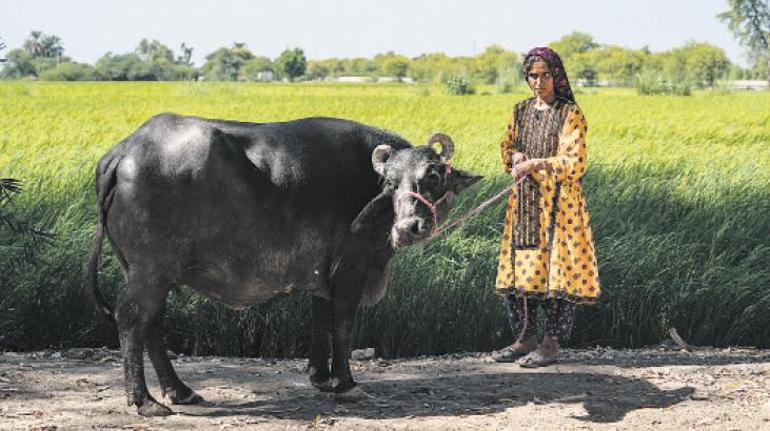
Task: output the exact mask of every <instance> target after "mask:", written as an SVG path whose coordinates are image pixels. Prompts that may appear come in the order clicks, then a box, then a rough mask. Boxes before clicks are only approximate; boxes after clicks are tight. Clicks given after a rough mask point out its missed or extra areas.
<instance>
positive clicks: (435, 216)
mask: <svg viewBox="0 0 770 431" xmlns="http://www.w3.org/2000/svg"><path fill="white" fill-rule="evenodd" d="M451 173H452V162H451V161H448V162H446V164H445V165H444V178H447V177H448V176H449V174H451ZM447 193H448V191H447ZM407 195H408V196H412V197H413V198H415V199H417V200H418V201H420V202H422V203H423V204H425V206H426V207H428V209H429V210H430V213H431V215H432V216H433V227H432V228H431V233H433V232H435V231H436V229H438V210H437V208H436V204H434V203H432V202H431V201H429V200H428V198H426V197H425V196H423V195H421V194H419V193H417V192H413V191H411V190H410V191H408V192H402V193H401V194H399V195H398V198H396V214H398V206H399V202H401V198H402V197H404V196H407ZM445 197H446V193H444V196H441V197H440V198H439V199H438V200H437V201H436V203H438V202H441V200H442V199H444V198H445Z"/></svg>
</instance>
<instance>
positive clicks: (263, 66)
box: [241, 57, 273, 81]
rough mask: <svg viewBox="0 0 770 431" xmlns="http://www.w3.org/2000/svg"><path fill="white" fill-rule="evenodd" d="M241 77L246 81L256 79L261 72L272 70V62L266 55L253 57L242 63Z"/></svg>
mask: <svg viewBox="0 0 770 431" xmlns="http://www.w3.org/2000/svg"><path fill="white" fill-rule="evenodd" d="M241 72H242V74H243V77H244V78H245V79H246V80H248V81H258V80H259V74H260V73H262V72H273V62H272V61H270V59H269V58H267V57H254V58H252V59H251V60H249V61H247V62H246V63H244V64H243V68H242V69H241Z"/></svg>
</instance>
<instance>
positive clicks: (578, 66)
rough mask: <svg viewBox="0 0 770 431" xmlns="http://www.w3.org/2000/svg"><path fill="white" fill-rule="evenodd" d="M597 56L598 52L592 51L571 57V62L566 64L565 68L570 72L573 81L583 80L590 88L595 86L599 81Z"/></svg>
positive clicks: (567, 61) (568, 61)
mask: <svg viewBox="0 0 770 431" xmlns="http://www.w3.org/2000/svg"><path fill="white" fill-rule="evenodd" d="M596 54H597V51H596V50H590V51H584V52H578V53H576V54H573V55H572V56H570V57H569V60H566V61H565V62H564V67H565V68H566V69H567V71H568V72H569V78H570V79H571V80H572V79H574V80H582V81H583V82H584V83H585V85H587V86H589V87H593V86H595V85H596V84H597V81H598V80H599V71H598V70H597V66H596V64H597V62H598V60H597V55H596ZM576 82H577V81H576Z"/></svg>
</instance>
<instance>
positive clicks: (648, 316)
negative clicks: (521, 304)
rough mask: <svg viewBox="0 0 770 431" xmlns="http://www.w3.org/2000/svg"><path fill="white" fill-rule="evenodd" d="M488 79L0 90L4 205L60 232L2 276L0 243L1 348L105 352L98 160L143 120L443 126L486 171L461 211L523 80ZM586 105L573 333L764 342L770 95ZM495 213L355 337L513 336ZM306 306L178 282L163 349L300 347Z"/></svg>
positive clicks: (111, 281) (486, 342)
mask: <svg viewBox="0 0 770 431" xmlns="http://www.w3.org/2000/svg"><path fill="white" fill-rule="evenodd" d="M482 90H483V89H480V91H479V93H480V94H479V95H472V96H467V97H453V96H450V95H446V94H444V91H443V88H442V87H440V86H428V87H419V88H416V87H407V86H401V85H305V84H291V85H283V84H279V85H272V84H241V83H98V84H94V83H89V84H84V83H78V84H63V83H27V82H13V83H11V82H9V83H0V113H1V115H0V177H10V178H19V179H22V180H24V181H25V190H24V192H23V193H21V194H19V195H18V196H16V198H15V199H16V200H15V202H14V205H13V210H14V214H13V215H14V217H16V218H18V219H23V220H27V221H29V222H31V223H32V225H33V226H35V227H37V228H38V229H41V230H45V231H49V232H52V233H54V234H55V239H54V243H53V245H50V246H49V245H45V244H41V245H40V246H39V247H37V248H36V249H35V250H34V251H35V256H34V259H32V260H24V262H26V263H22V264H15V265H13V266H12V267H11V266H10V265H8V264H7V262H10V261H11V260H13V258H15V257H17V256H14V255H13V253H14V252H13V251H12V250H14V248H12V247H10V248H2V249H0V250H5V251H3V252H2V254H0V348H3V349H35V348H43V347H47V346H56V347H59V346H61V347H66V346H74V345H102V344H108V345H115V344H116V339H115V334H114V328H112V327H111V326H110V325H108V324H106V322H104V321H103V320H102V318H101V317H100V316H98V315H97V313H96V312H95V308H94V307H93V306H92V304H91V299H90V296H89V293H88V292H87V291H86V289H85V279H86V278H85V264H86V261H87V258H88V255H89V254H90V247H91V236H92V234H93V227H94V223H95V219H96V218H95V214H96V212H95V199H94V192H93V173H94V166H95V161H96V160H97V159H98V157H99V156H101V155H102V154H103V153H104V152H105V151H107V149H108V148H110V147H111V146H112V145H114V144H115V143H116V142H118V141H119V140H120V139H122V138H123V137H125V136H126V135H128V134H130V133H131V132H132V131H133V130H134V129H135V128H136V127H137V126H138V125H139V124H141V123H142V122H143V121H144V120H146V119H147V118H148V117H150V116H151V115H154V114H157V113H159V112H164V111H173V112H178V113H182V114H190V115H199V116H204V117H217V118H230V119H238V120H245V121H281V120H287V119H293V118H298V117H304V116H312V115H324V116H337V117H343V118H350V119H353V120H357V121H361V122H364V123H368V124H373V125H377V126H381V127H385V128H388V129H390V130H393V131H396V132H398V133H400V134H401V135H403V136H404V137H405V138H407V139H409V140H411V141H412V142H413V143H415V144H420V143H422V142H423V141H424V140H425V139H426V138H427V137H428V136H429V135H430V134H431V132H434V131H439V130H440V131H444V132H446V133H449V134H450V135H451V136H452V137H453V138H454V140H455V141H456V143H457V151H456V153H457V154H456V157H455V160H454V164H455V165H456V166H458V167H460V168H464V169H471V170H474V171H476V172H479V173H481V174H483V175H485V177H486V179H485V180H484V181H483V182H482V183H481V184H479V185H477V186H474V188H473V189H471V190H470V191H468V192H466V193H465V194H464V195H463V196H462V197H461V199H460V200H459V203H458V208H457V211H456V212H457V213H459V212H461V211H463V210H464V209H468V208H470V207H471V206H473V205H474V204H476V203H478V202H480V201H482V200H483V199H484V198H486V197H487V196H490V195H491V194H492V193H494V192H495V191H497V190H499V189H500V188H501V187H503V185H504V184H506V182H507V181H508V180H507V179H506V178H505V177H504V176H503V175H502V173H501V169H500V161H499V155H498V142H499V137H500V135H501V133H502V131H503V130H504V127H505V122H506V121H507V118H508V116H509V115H510V110H511V106H512V105H513V103H515V102H516V101H518V100H520V99H522V98H524V97H527V93H526V91H525V90H524V89H521V88H514V89H513V92H512V93H510V94H490V92H488V91H482ZM578 101H579V103H580V104H581V106H582V107H583V109H584V111H585V112H586V115H587V117H588V120H589V169H588V172H587V174H586V177H585V178H584V185H585V189H586V193H587V196H588V205H589V209H590V212H591V216H592V225H593V230H594V235H595V239H596V247H597V254H598V259H599V264H600V276H601V281H602V287H603V290H604V293H603V297H602V299H601V302H600V303H599V304H598V305H597V306H594V307H585V308H582V309H581V311H580V312H579V316H578V323H577V327H576V332H575V333H574V336H573V339H572V341H571V344H572V345H576V346H581V345H593V344H607V345H613V346H639V345H645V344H650V343H655V342H657V341H659V340H660V338H661V337H663V336H664V334H665V331H666V329H667V328H668V327H670V326H675V327H676V328H677V329H678V331H679V333H680V334H681V335H682V336H684V337H685V338H686V339H688V341H691V342H693V343H696V344H712V345H727V344H746V345H756V346H764V347H767V346H770V337H769V335H770V331H769V330H768V328H770V169H768V167H770V163H768V162H767V160H769V159H770V158H769V156H770V148H769V146H768V144H770V116H768V114H767V113H768V112H770V94H767V93H757V94H749V93H745V94H741V93H734V94H718V93H714V92H698V91H696V92H694V93H693V95H692V96H691V97H687V98H681V97H670V96H645V97H640V96H637V95H636V94H634V92H633V91H632V90H599V91H592V92H590V93H588V92H586V94H579V95H578ZM503 212H504V204H503V203H499V204H497V205H496V206H494V207H492V208H490V209H488V210H486V212H484V213H482V214H480V215H479V216H478V217H476V218H474V219H472V220H470V221H469V222H467V223H466V224H464V225H463V226H461V227H460V228H458V229H457V230H455V231H452V232H449V233H448V234H446V235H445V236H444V237H441V238H439V239H438V240H436V241H434V242H432V243H429V244H424V245H418V246H414V247H411V248H407V249H404V250H401V251H399V252H398V253H397V256H396V264H395V270H394V272H393V274H392V276H391V281H390V288H389V292H388V294H387V296H386V297H385V299H384V300H383V301H382V302H381V303H380V304H378V305H376V306H372V307H367V308H365V309H362V310H361V311H360V313H359V315H358V324H357V326H356V334H355V340H356V345H357V346H374V347H376V348H378V351H379V352H381V353H382V354H385V355H388V356H399V355H415V354H431V353H444V352H451V351H458V350H489V349H492V348H495V347H499V346H501V345H503V344H505V343H508V342H510V339H509V337H510V333H509V330H508V328H507V323H506V317H505V313H504V309H503V304H502V302H501V301H500V300H499V299H498V298H497V297H496V296H495V293H494V291H493V280H494V276H495V268H496V266H497V263H496V258H497V247H498V243H499V236H500V232H501V229H502V219H503ZM0 238H2V240H3V241H4V242H10V241H12V239H11V238H10V237H9V236H0ZM3 245H9V244H3ZM8 250H11V251H8ZM99 277H100V284H101V285H102V289H103V291H104V292H105V296H106V297H107V298H109V300H111V301H115V300H116V298H117V297H118V296H119V295H120V293H121V292H122V291H123V287H122V285H123V280H122V274H121V273H120V270H119V268H118V266H117V264H116V262H115V260H114V259H113V258H112V257H111V254H110V251H109V247H107V250H106V251H105V252H104V253H103V258H102V265H101V268H100V275H99ZM309 315H310V307H309V301H308V298H307V296H303V295H297V296H291V297H286V298H281V299H278V300H276V301H273V302H271V303H269V304H266V305H260V306H255V307H252V308H251V309H249V310H246V311H242V312H235V311H231V310H228V309H226V308H224V307H222V306H220V305H217V304H214V303H211V302H209V301H207V300H204V299H202V298H200V297H198V296H196V295H195V294H194V293H193V292H191V291H189V290H188V289H182V290H181V291H180V292H179V293H173V294H172V295H171V297H170V299H169V305H168V312H167V321H166V327H167V333H168V337H167V340H168V342H169V344H170V346H171V347H172V348H173V349H176V350H178V351H184V352H189V353H197V354H209V353H217V354H229V355H279V356H298V355H304V354H305V353H306V352H307V350H308V335H307V334H309V319H308V318H309ZM297 334H303V335H299V336H298V335H297Z"/></svg>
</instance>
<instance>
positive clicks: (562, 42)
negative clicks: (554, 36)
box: [548, 31, 599, 67]
mask: <svg viewBox="0 0 770 431" xmlns="http://www.w3.org/2000/svg"><path fill="white" fill-rule="evenodd" d="M548 46H550V47H551V48H552V49H553V50H554V51H556V52H558V53H559V57H561V59H562V60H563V61H564V62H565V63H567V60H568V59H570V58H571V57H572V56H573V55H576V54H582V53H585V52H588V51H590V50H592V49H595V48H598V47H599V44H598V43H596V41H595V40H594V38H593V36H591V35H590V34H588V33H582V32H579V31H573V32H572V33H569V34H567V35H565V36H562V37H561V39H559V40H556V41H553V42H551V43H550V44H549V45H548ZM565 67H566V64H565Z"/></svg>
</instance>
